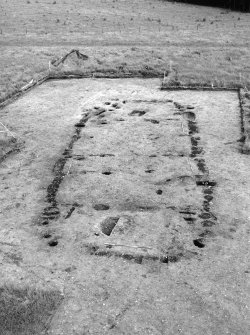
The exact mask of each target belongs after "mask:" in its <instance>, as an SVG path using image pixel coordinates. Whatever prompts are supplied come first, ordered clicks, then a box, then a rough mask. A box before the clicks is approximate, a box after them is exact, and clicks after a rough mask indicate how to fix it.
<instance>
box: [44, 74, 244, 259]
mask: <svg viewBox="0 0 250 335" xmlns="http://www.w3.org/2000/svg"><path fill="white" fill-rule="evenodd" d="M99 83H101V89H100V86H99ZM47 85H48V87H49V86H50V85H49V84H47ZM57 85H59V87H60V85H61V83H60V81H59V82H57ZM71 85H72V81H71ZM73 85H75V87H76V88H77V89H78V90H79V91H80V88H81V87H83V86H82V85H85V86H87V87H88V91H91V93H93V94H94V93H95V92H99V91H100V90H101V94H100V96H99V97H98V98H97V99H95V101H93V102H91V103H89V104H88V105H87V106H86V110H85V112H84V115H83V116H82V118H81V119H79V120H78V121H77V122H76V123H75V131H74V133H73V135H72V138H71V140H70V142H69V144H68V145H67V146H66V148H65V149H64V151H63V153H62V155H61V157H59V159H58V160H57V162H56V164H55V166H54V169H53V174H54V178H53V179H52V181H51V183H50V184H49V185H48V187H47V196H46V202H47V206H46V207H45V208H44V210H43V212H42V214H41V216H40V224H41V225H42V226H44V227H45V228H44V229H48V227H49V228H53V231H54V232H57V231H58V232H60V236H61V238H60V241H59V240H56V242H57V243H52V242H53V241H54V242H55V237H54V236H53V234H49V238H48V237H46V241H47V243H48V244H49V245H50V246H57V247H60V245H61V244H62V245H63V244H64V243H67V240H68V238H69V236H71V241H72V238H73V237H72V234H73V235H74V236H76V237H78V239H77V240H78V244H79V247H80V248H82V250H83V252H85V253H89V254H91V255H96V256H111V255H113V256H116V257H123V258H126V259H134V260H137V261H138V259H139V260H141V259H144V258H149V259H152V260H156V259H158V260H160V261H161V262H164V263H167V262H168V261H177V260H179V259H180V258H183V257H184V258H185V257H186V258H190V257H193V256H195V255H196V254H197V252H202V249H204V248H206V247H209V245H210V244H211V243H215V242H214V241H215V240H216V238H217V237H220V236H221V235H223V236H225V235H228V236H230V238H233V237H232V234H231V231H230V224H231V223H230V222H231V221H230V220H231V218H232V217H233V216H234V215H236V214H235V213H234V209H233V208H231V205H230V204H231V202H232V199H234V198H235V192H236V190H237V185H239V184H242V178H243V177H242V175H241V173H239V174H238V175H237V176H236V175H235V173H234V168H235V166H238V167H239V169H241V170H242V171H243V170H244V172H245V171H246V166H245V161H244V158H243V155H242V154H241V150H240V144H239V142H237V140H238V139H239V137H240V136H241V117H240V109H239V101H238V95H237V92H230V91H226V92H223V91H222V92H213V91H211V92H209V91H206V92H199V91H181V90H178V91H161V90H159V88H158V86H157V81H156V80H142V79H121V80H119V79H113V80H108V79H106V80H91V79H86V80H82V81H73ZM61 87H62V94H65V93H66V91H64V86H61ZM48 94H49V93H48ZM68 99H70V96H68ZM228 142H230V143H231V144H230V145H228ZM241 187H243V186H241ZM240 206H241V205H240V203H239V204H237V205H236V207H237V216H239V213H238V211H239V208H240ZM240 215H241V216H242V217H244V215H245V213H244V211H243V210H242V211H241V214H240ZM45 235H46V234H45ZM46 236H48V234H47V235H46ZM79 236H83V237H82V239H80V240H79ZM51 241H52V242H51ZM72 247H73V246H72Z"/></svg>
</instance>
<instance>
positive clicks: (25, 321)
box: [0, 286, 62, 335]
mask: <svg viewBox="0 0 250 335" xmlns="http://www.w3.org/2000/svg"><path fill="white" fill-rule="evenodd" d="M61 301H62V295H61V294H60V292H58V291H43V290H37V289H32V288H27V287H26V288H23V287H22V288H17V287H14V286H4V287H0V327H1V331H0V333H1V335H7V334H8V335H39V334H42V332H44V331H46V330H47V329H48V327H49V324H50V321H51V318H52V316H53V314H54V313H55V310H56V309H57V308H58V306H59V304H60V303H61Z"/></svg>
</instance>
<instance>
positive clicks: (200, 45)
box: [0, 0, 250, 99]
mask: <svg viewBox="0 0 250 335" xmlns="http://www.w3.org/2000/svg"><path fill="white" fill-rule="evenodd" d="M0 11H1V13H2V15H1V19H0V66H1V78H0V98H1V99H4V98H5V97H6V96H7V95H8V94H10V93H12V92H14V91H15V90H17V89H18V88H20V87H22V86H23V85H25V84H26V83H28V82H29V81H30V80H31V79H32V78H37V77H39V75H42V74H45V73H47V71H48V67H49V61H50V60H52V59H54V58H55V57H59V56H62V55H64V54H65V53H66V52H68V51H70V50H71V49H73V48H75V49H79V50H80V51H81V52H83V53H84V54H87V55H88V56H89V60H88V61H86V62H84V63H81V62H77V63H74V64H70V65H69V66H68V68H67V70H70V71H78V72H80V73H83V72H84V73H85V72H91V73H94V72H110V71H111V72H118V73H126V72H131V73H134V74H135V75H136V74H138V72H139V73H142V74H143V73H144V74H145V73H146V74H147V73H148V72H150V73H151V74H152V75H154V74H155V75H156V76H160V75H162V76H163V73H164V71H169V70H170V69H172V70H173V71H175V73H176V74H177V77H178V80H179V81H180V82H181V83H185V84H189V83H200V84H209V85H210V84H214V85H216V84H217V85H232V84H233V83H234V84H237V85H238V84H240V85H249V84H250V79H249V73H250V65H249V56H250V51H249V50H250V49H249V45H250V35H249V29H250V20H249V19H250V14H246V13H239V12H233V11H226V10H223V9H220V8H212V7H199V6H193V5H186V4H181V3H172V2H167V1H152V0H151V1H150V0H146V1H143V0H137V1H125V0H104V1H98V0H92V1H82V0H80V1H70V0H57V1H53V0H50V1H41V0H36V1H35V0H6V1H3V2H2V3H1V4H0ZM65 70H66V69H65V68H60V71H65Z"/></svg>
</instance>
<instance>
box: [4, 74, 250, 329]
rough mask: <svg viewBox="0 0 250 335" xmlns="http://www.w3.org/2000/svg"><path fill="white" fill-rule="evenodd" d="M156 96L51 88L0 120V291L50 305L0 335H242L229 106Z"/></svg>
mask: <svg viewBox="0 0 250 335" xmlns="http://www.w3.org/2000/svg"><path fill="white" fill-rule="evenodd" d="M160 86H161V81H160V80H159V79H147V80H145V79H80V80H61V81H51V82H47V83H45V84H43V85H41V86H39V87H37V88H35V89H34V90H32V91H30V92H29V93H27V94H26V95H24V96H23V97H22V98H19V99H18V100H17V101H16V102H14V103H12V104H10V105H8V106H7V107H5V109H3V110H2V112H1V113H2V118H1V120H2V122H3V124H8V125H9V128H10V131H11V133H7V134H6V133H2V139H1V141H2V143H3V144H2V145H3V147H4V145H5V152H6V153H7V157H6V158H5V159H4V160H3V161H2V162H1V175H0V177H1V189H2V192H1V204H2V206H1V213H0V229H1V234H0V236H1V239H0V246H1V254H0V255H1V283H2V285H3V287H4V285H5V286H7V287H9V286H11V285H14V286H15V287H19V288H20V290H21V288H23V287H30V288H32V289H34V290H36V291H37V292H41V291H43V292H48V293H47V294H48V296H49V297H50V296H51V299H52V300H53V299H55V300H56V301H57V302H56V303H54V302H53V303H52V302H51V301H50V298H48V299H47V300H48V301H50V304H49V307H48V306H47V305H46V304H45V305H44V303H41V306H43V307H42V308H43V309H49V308H50V309H51V312H50V313H49V315H51V317H49V316H48V315H44V319H42V321H41V322H40V323H37V324H36V322H35V321H37V318H36V320H35V321H34V320H33V324H32V322H31V325H30V328H27V325H26V324H25V322H24V321H23V322H22V323H21V324H18V317H17V314H15V312H13V315H12V317H13V319H12V323H8V322H6V321H5V319H6V315H5V314H4V313H3V311H1V314H0V320H1V324H2V329H1V332H0V333H1V334H4V335H5V334H8V335H9V334H11V335H12V334H25V335H26V334H45V333H46V334H57V335H66V334H67V335H71V334H72V335H73V334H77V335H83V334H167V335H169V334H171V335H172V334H173V335H174V334H192V335H193V334H216V335H217V334H218V335H219V334H220V335H222V334H235V335H236V334H249V331H250V323H249V316H250V315H249V301H250V289H249V288H250V287H249V273H250V267H249V236H250V229H249V220H250V217H249V203H250V202H249V199H250V194H249V189H250V185H249V183H250V181H249V180H250V178H249V177H250V176H249V168H248V166H249V159H250V158H249V156H248V155H244V154H242V151H241V142H240V141H238V140H239V139H240V138H241V135H242V134H241V115H240V108H239V99H238V98H239V97H238V93H237V92H236V91H190V90H187V91H182V90H178V91H169V90H160ZM13 136H14V138H13ZM11 150H13V152H10V151H11ZM56 294H57V295H56ZM24 295H25V294H23V295H22V294H21V293H18V296H19V300H18V299H17V302H16V304H17V306H19V307H17V312H16V313H18V308H19V312H20V308H21V311H22V308H23V304H24V305H25V303H26V305H28V307H29V308H30V309H32V310H33V307H32V306H33V305H34V303H33V302H34V297H33V295H31V294H30V296H28V298H27V297H26V300H25V301H22V297H23V296H24ZM20 296H21V298H20ZM55 297H57V298H55ZM5 298H6V296H5ZM32 299H33V300H32ZM47 300H46V301H47ZM53 301H54V300H53ZM18 304H19V305H18ZM47 304H48V302H47ZM20 306H21V307H20ZM0 307H1V305H0ZM36 312H37V311H36ZM34 313H35V312H34ZM41 313H42V312H41ZM42 314H43V313H42ZM31 319H32V318H31ZM44 320H45V321H44ZM19 321H20V320H19ZM45 324H46V325H47V324H49V326H46V327H45V326H44V325H45Z"/></svg>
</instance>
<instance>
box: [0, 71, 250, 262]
mask: <svg viewBox="0 0 250 335" xmlns="http://www.w3.org/2000/svg"><path fill="white" fill-rule="evenodd" d="M88 77H89V76H75V75H70V76H66V77H64V78H53V77H51V76H50V75H49V76H46V77H45V78H42V79H41V80H40V82H37V83H35V84H34V85H32V86H31V87H27V89H25V90H24V91H22V92H18V93H16V94H14V95H13V96H12V97H10V98H8V99H7V100H6V101H4V102H3V103H1V104H0V109H2V108H4V107H5V106H6V105H7V104H9V103H11V102H13V101H14V100H16V99H18V98H19V97H20V96H21V95H23V94H25V93H26V92H29V91H30V90H31V89H33V88H34V87H35V86H37V85H41V84H43V83H44V82H46V81H49V80H50V81H51V80H58V79H59V80H62V79H65V80H68V79H83V78H88ZM133 78H140V79H145V80H147V79H155V77H150V78H142V77H138V76H136V77H131V76H128V77H127V76H125V77H120V76H111V77H110V76H104V77H101V78H98V79H100V80H102V79H133ZM156 78H157V79H159V77H156ZM95 79H97V78H95ZM156 89H157V88H156ZM158 89H160V90H163V91H165V90H166V91H181V90H191V91H192V90H193V91H211V92H214V91H232V92H237V93H238V99H239V107H240V124H241V134H242V141H241V143H240V150H241V153H246V152H245V150H244V146H245V145H246V142H247V141H248V142H250V140H249V139H248V134H247V133H246V130H245V124H246V118H245V114H246V113H245V108H244V94H245V93H244V90H243V89H242V88H228V87H207V86H203V87H202V86H201V87H200V86H197V87H195V86H165V85H164V84H163V83H162V85H161V87H158ZM176 107H177V108H178V106H176ZM179 107H182V106H179ZM89 118H90V115H89V114H86V113H85V115H83V117H82V118H81V119H80V121H78V122H77V123H76V124H75V131H74V134H73V136H72V137H71V141H70V142H69V144H68V145H67V147H66V148H65V150H64V152H63V154H62V155H61V157H60V158H59V159H58V160H57V161H56V163H55V165H54V167H53V173H54V178H53V180H52V182H51V183H50V184H49V185H48V187H47V196H46V201H47V203H48V206H46V207H45V208H44V210H43V211H42V213H41V215H40V216H39V218H38V225H39V226H43V227H47V225H48V224H49V223H50V222H52V221H53V220H56V219H57V218H58V217H59V216H60V211H59V209H58V207H57V202H56V194H57V192H58V189H59V187H60V184H61V182H62V181H63V179H64V177H65V174H64V172H63V169H64V166H65V164H66V162H67V160H68V159H69V158H70V157H71V155H70V153H71V151H72V148H73V146H74V143H75V142H76V141H77V140H78V139H79V138H80V137H81V130H82V128H84V127H85V123H86V122H87V121H88V119H89ZM188 127H189V132H191V135H192V133H193V132H196V130H195V128H197V127H196V125H195V123H192V121H191V122H190V121H188ZM191 138H192V136H191ZM196 144H197V143H196ZM192 146H195V140H194V138H193V139H191V148H192ZM193 149H194V148H193ZM203 169H204V172H205V173H206V174H207V171H206V169H207V168H206V166H203ZM196 184H197V186H201V187H203V188H205V189H206V188H207V187H215V186H216V183H215V182H214V181H210V180H198V179H197V180H196ZM76 207H77V204H75V203H74V204H73V205H72V208H71V210H70V211H71V213H72V212H73V211H74V210H75V208H76ZM71 213H69V216H70V215H71ZM183 214H185V213H183ZM42 237H44V238H46V239H47V240H48V245H49V246H51V247H54V246H56V245H58V240H57V238H56V237H55V236H53V235H51V234H48V233H46V232H43V233H42ZM195 243H197V246H198V247H199V248H202V247H203V246H202V239H197V240H196V242H195ZM195 245H196V244H195ZM87 247H88V248H89V252H90V253H91V254H94V255H98V256H110V255H114V256H117V257H122V258H125V259H128V260H134V261H136V262H138V263H141V262H142V259H143V258H149V259H151V260H157V261H160V262H162V263H168V262H171V261H176V260H177V259H171V258H169V257H168V255H160V256H159V255H146V256H145V255H139V256H138V255H136V256H133V255H131V254H129V253H120V252H112V250H111V246H110V245H107V246H106V247H107V248H106V250H99V247H98V246H97V245H88V246H87ZM147 256H148V257H147Z"/></svg>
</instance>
